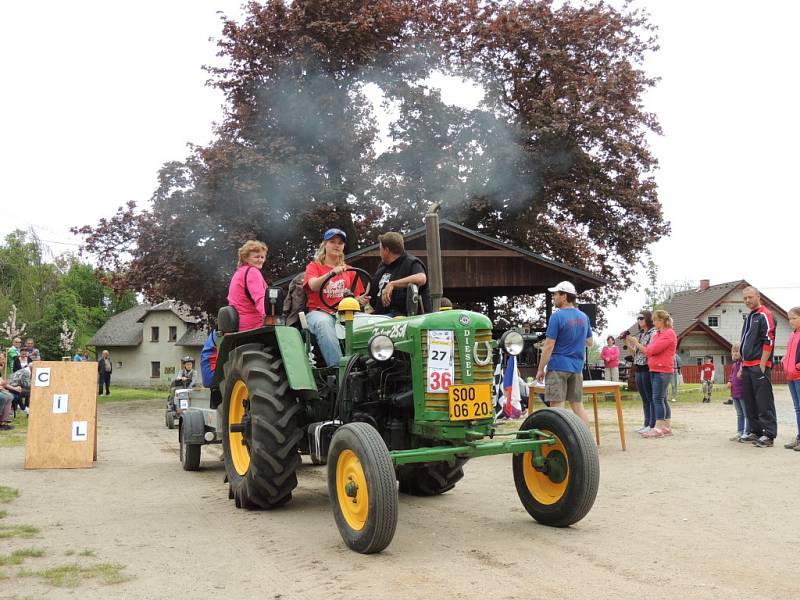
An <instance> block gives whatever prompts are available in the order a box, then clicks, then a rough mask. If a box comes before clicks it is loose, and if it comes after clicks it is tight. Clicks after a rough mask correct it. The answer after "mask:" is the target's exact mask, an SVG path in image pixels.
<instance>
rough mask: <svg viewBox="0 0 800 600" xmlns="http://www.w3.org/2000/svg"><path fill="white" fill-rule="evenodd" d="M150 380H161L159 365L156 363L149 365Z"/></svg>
mask: <svg viewBox="0 0 800 600" xmlns="http://www.w3.org/2000/svg"><path fill="white" fill-rule="evenodd" d="M150 379H161V363H160V362H158V361H155V362H151V363H150Z"/></svg>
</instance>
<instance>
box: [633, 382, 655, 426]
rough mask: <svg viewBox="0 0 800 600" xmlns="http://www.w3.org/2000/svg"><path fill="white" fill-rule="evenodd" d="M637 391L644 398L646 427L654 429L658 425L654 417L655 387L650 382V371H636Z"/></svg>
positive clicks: (643, 407)
mask: <svg viewBox="0 0 800 600" xmlns="http://www.w3.org/2000/svg"><path fill="white" fill-rule="evenodd" d="M636 389H637V390H639V395H640V396H641V397H642V409H643V410H644V426H645V427H654V426H655V424H656V420H655V417H654V416H653V385H652V383H651V382H650V373H649V371H636Z"/></svg>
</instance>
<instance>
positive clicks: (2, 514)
mask: <svg viewBox="0 0 800 600" xmlns="http://www.w3.org/2000/svg"><path fill="white" fill-rule="evenodd" d="M7 516H8V511H5V510H0V519H5V518H6V517H7Z"/></svg>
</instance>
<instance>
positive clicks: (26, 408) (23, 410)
mask: <svg viewBox="0 0 800 600" xmlns="http://www.w3.org/2000/svg"><path fill="white" fill-rule="evenodd" d="M22 412H24V413H25V414H26V415H27V414H29V412H28V407H27V406H26V407H25V408H23V409H22Z"/></svg>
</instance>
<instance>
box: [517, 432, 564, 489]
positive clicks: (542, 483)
mask: <svg viewBox="0 0 800 600" xmlns="http://www.w3.org/2000/svg"><path fill="white" fill-rule="evenodd" d="M542 432H543V433H545V434H547V435H553V433H551V432H550V431H547V430H544V429H543V430H542ZM553 437H555V438H556V443H555V444H553V445H552V446H551V445H547V444H544V445H542V446H540V448H541V449H542V454H543V455H544V457H545V460H546V459H547V456H548V455H549V454H550V453H551V452H555V451H558V452H560V453H561V454H562V455H563V456H564V458H565V460H566V462H567V474H566V477H564V480H563V481H561V482H558V483H557V482H555V481H553V480H551V479H550V477H549V476H548V475H547V474H546V473H542V472H540V471H537V470H536V469H534V468H533V452H525V453H524V454H523V455H522V473H523V475H524V476H525V485H526V486H527V487H528V491H529V492H530V493H531V495H532V496H533V497H534V498H535V499H536V501H537V502H539V503H540V504H555V503H556V502H558V501H559V500H561V498H562V497H563V496H564V494H565V493H566V491H567V485H568V484H569V477H570V471H569V456H568V455H567V451H566V449H565V448H564V444H563V443H562V442H561V440H560V439H559V438H558V436H554V435H553Z"/></svg>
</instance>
